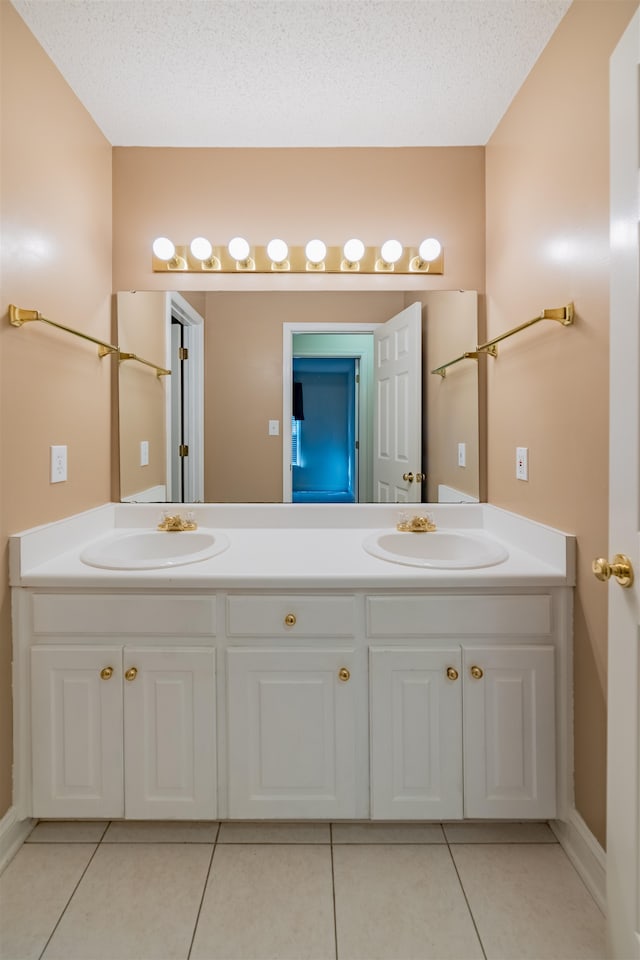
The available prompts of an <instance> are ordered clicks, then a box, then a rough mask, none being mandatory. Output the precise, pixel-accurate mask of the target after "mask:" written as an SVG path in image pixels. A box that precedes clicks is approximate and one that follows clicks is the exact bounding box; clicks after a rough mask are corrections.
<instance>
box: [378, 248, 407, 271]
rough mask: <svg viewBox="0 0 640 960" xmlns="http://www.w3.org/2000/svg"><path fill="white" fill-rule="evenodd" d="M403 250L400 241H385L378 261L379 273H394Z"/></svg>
mask: <svg viewBox="0 0 640 960" xmlns="http://www.w3.org/2000/svg"><path fill="white" fill-rule="evenodd" d="M402 253H403V249H402V244H401V243H400V241H399V240H385V242H384V243H383V244H382V246H381V247H380V256H379V258H378V259H377V260H376V270H377V271H385V272H386V271H392V270H394V269H395V265H396V263H397V262H398V260H399V259H400V257H401V256H402Z"/></svg>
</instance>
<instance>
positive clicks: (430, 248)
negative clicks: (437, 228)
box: [418, 237, 442, 263]
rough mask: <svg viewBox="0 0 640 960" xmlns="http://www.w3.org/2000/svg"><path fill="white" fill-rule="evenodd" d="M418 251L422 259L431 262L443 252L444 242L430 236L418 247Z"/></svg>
mask: <svg viewBox="0 0 640 960" xmlns="http://www.w3.org/2000/svg"><path fill="white" fill-rule="evenodd" d="M418 253H419V254H420V259H421V260H426V261H427V263H431V261H432V260H437V259H438V257H439V256H440V254H441V253H442V244H441V243H440V241H439V240H436V238H435V237H429V239H428V240H423V241H422V243H421V244H420V246H419V247H418Z"/></svg>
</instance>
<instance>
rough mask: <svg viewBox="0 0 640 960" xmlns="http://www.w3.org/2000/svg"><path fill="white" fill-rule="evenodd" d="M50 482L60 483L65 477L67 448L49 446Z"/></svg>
mask: <svg viewBox="0 0 640 960" xmlns="http://www.w3.org/2000/svg"><path fill="white" fill-rule="evenodd" d="M50 449H51V483H62V481H63V480H66V479H67V448H66V447H65V446H56V447H51V448H50Z"/></svg>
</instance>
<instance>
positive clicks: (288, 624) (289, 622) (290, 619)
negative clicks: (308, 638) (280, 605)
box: [284, 613, 296, 627]
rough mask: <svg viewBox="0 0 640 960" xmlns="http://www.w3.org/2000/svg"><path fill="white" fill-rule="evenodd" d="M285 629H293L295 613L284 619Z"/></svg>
mask: <svg viewBox="0 0 640 960" xmlns="http://www.w3.org/2000/svg"><path fill="white" fill-rule="evenodd" d="M284 625H285V627H295V625H296V615H295V613H288V614H287V615H286V617H285V618H284Z"/></svg>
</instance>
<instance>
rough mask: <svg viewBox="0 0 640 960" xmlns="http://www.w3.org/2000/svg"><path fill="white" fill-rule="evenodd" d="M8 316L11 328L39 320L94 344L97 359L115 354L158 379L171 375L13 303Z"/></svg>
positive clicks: (149, 363)
mask: <svg viewBox="0 0 640 960" xmlns="http://www.w3.org/2000/svg"><path fill="white" fill-rule="evenodd" d="M8 314H9V323H10V324H11V325H12V326H13V327H21V326H22V325H23V324H24V323H29V322H30V321H31V320H39V321H40V322H41V323H46V324H48V325H49V326H50V327H55V328H56V330H64V332H65V333H70V334H72V335H73V336H74V337H80V338H81V339H82V340H88V341H89V342H90V343H95V344H96V346H97V347H98V356H99V357H106V356H108V355H109V354H111V353H117V354H118V359H119V360H137V362H138V363H144V364H145V366H147V367H153V369H154V370H155V371H156V376H158V377H167V376H169V375H170V374H171V370H165V368H164V367H159V366H158V365H157V363H151V361H149V360H143V359H142V357H138V356H136V354H135V353H123V352H122V351H121V350H120V348H119V347H118V346H116V345H115V344H113V343H105V342H104V340H98V339H96V337H91V336H89V334H88V333H82V332H81V331H80V330H74V329H73V327H65V325H64V324H62V323H56V322H55V321H54V320H48V319H47V318H46V317H43V316H42V314H41V313H38V311H37V310H24V309H23V308H22V307H16V306H15V305H14V304H13V303H10V304H9V309H8Z"/></svg>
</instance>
